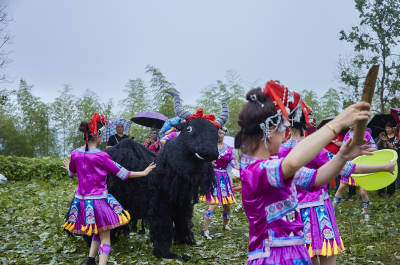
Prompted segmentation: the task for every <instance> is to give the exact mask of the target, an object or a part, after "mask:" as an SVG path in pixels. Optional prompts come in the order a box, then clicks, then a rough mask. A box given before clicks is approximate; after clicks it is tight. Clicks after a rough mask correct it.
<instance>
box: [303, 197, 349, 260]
mask: <svg viewBox="0 0 400 265" xmlns="http://www.w3.org/2000/svg"><path fill="white" fill-rule="evenodd" d="M301 218H302V221H303V225H304V226H303V229H304V238H305V244H306V248H307V251H308V254H309V255H310V257H314V256H315V255H320V256H332V255H337V254H339V253H340V252H343V251H344V250H345V248H344V245H343V241H342V238H341V237H340V233H339V229H338V226H337V224H336V218H335V212H334V210H333V207H332V203H331V201H330V199H326V200H325V201H324V205H320V206H314V207H310V208H303V209H301Z"/></svg>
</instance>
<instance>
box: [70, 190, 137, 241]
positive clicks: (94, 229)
mask: <svg viewBox="0 0 400 265" xmlns="http://www.w3.org/2000/svg"><path fill="white" fill-rule="evenodd" d="M129 221H130V214H129V213H128V211H126V210H124V209H123V208H122V206H121V204H120V203H119V202H118V201H117V200H116V199H115V198H114V197H113V196H112V195H111V194H108V197H107V198H105V199H93V200H80V199H77V198H74V200H73V201H72V203H71V206H70V208H69V211H68V214H67V216H66V222H65V223H64V228H65V229H66V230H68V231H70V232H72V233H74V234H87V235H89V236H90V235H92V234H98V233H99V232H101V231H105V230H110V229H113V228H116V227H119V226H122V225H126V224H127V223H129Z"/></svg>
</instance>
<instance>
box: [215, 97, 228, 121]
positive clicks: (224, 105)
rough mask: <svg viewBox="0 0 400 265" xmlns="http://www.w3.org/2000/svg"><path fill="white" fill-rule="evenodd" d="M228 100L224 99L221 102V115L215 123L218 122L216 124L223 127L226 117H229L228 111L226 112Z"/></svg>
mask: <svg viewBox="0 0 400 265" xmlns="http://www.w3.org/2000/svg"><path fill="white" fill-rule="evenodd" d="M228 99H229V98H224V99H222V100H221V105H222V108H221V115H220V116H219V117H218V119H217V120H216V122H218V124H219V125H220V126H221V128H222V126H224V124H225V123H226V121H227V120H228V116H229V110H228V103H227V102H228Z"/></svg>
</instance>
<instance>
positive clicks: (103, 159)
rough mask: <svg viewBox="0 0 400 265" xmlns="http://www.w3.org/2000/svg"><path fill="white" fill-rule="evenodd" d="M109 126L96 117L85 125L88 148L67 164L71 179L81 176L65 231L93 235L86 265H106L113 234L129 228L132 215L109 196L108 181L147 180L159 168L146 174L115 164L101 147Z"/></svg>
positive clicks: (78, 150) (80, 149)
mask: <svg viewBox="0 0 400 265" xmlns="http://www.w3.org/2000/svg"><path fill="white" fill-rule="evenodd" d="M107 124H108V119H107V117H106V116H104V115H101V114H98V113H95V114H94V115H93V117H92V118H91V120H90V122H89V123H87V122H82V123H81V125H80V127H79V130H80V131H81V132H83V133H84V139H85V141H86V145H85V146H83V147H80V148H78V149H75V150H74V151H72V154H71V159H70V160H69V159H66V160H65V161H64V165H65V168H66V169H67V170H68V176H70V177H73V176H75V175H76V176H77V178H78V187H77V189H76V192H75V198H74V200H73V201H72V203H71V206H70V208H69V211H68V214H67V216H66V222H65V224H64V228H65V229H66V230H68V231H70V232H72V233H74V234H86V235H88V236H91V235H93V237H92V242H91V246H90V251H89V257H88V259H87V262H86V264H90V265H92V264H96V263H95V255H96V252H97V251H98V254H99V264H100V265H105V264H106V263H107V260H108V256H109V254H110V249H111V241H110V230H111V229H114V228H116V227H119V226H121V225H125V224H127V223H128V222H129V220H130V214H129V213H128V212H127V211H126V210H124V209H123V208H122V206H121V204H120V203H119V202H118V201H117V200H116V199H115V198H114V196H112V195H111V194H109V193H108V192H107V184H106V177H107V173H111V174H113V175H115V176H117V177H119V178H121V179H122V180H126V179H127V178H137V177H143V176H146V175H147V174H148V173H149V172H150V171H151V170H152V169H153V168H154V167H155V165H154V164H153V163H152V164H150V165H149V166H148V167H147V168H146V169H145V170H144V171H139V172H133V171H128V170H126V169H125V168H123V167H122V166H120V165H119V164H117V163H115V162H114V161H112V160H111V157H110V156H109V155H108V154H107V153H106V152H103V151H101V150H99V149H97V145H98V144H100V143H101V140H102V139H103V132H104V130H105V128H106V125H107Z"/></svg>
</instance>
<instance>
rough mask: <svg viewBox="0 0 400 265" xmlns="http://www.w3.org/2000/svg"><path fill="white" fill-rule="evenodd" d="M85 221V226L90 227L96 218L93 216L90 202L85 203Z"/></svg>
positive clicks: (91, 202)
mask: <svg viewBox="0 0 400 265" xmlns="http://www.w3.org/2000/svg"><path fill="white" fill-rule="evenodd" d="M85 220H86V224H87V225H92V224H95V223H96V218H95V216H94V207H93V201H92V200H86V201H85Z"/></svg>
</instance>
